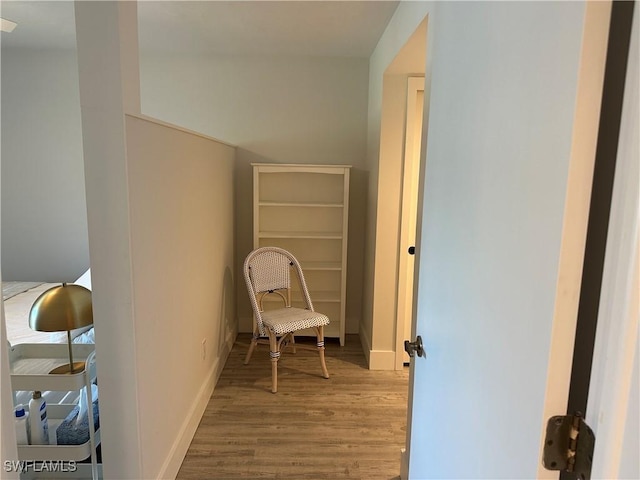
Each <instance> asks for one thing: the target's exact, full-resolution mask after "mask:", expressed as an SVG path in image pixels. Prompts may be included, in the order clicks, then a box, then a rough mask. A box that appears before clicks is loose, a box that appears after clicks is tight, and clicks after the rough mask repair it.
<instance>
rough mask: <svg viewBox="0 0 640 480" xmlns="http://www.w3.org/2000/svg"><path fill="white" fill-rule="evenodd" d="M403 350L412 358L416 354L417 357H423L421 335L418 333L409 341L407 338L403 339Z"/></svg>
mask: <svg viewBox="0 0 640 480" xmlns="http://www.w3.org/2000/svg"><path fill="white" fill-rule="evenodd" d="M404 351H405V352H407V354H409V356H410V357H411V358H413V357H414V356H415V355H416V354H418V356H419V357H424V355H425V354H424V348H423V347H422V337H421V336H420V335H418V336H417V337H416V341H415V342H410V341H409V340H405V341H404Z"/></svg>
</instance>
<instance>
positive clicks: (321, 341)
mask: <svg viewBox="0 0 640 480" xmlns="http://www.w3.org/2000/svg"><path fill="white" fill-rule="evenodd" d="M316 334H317V336H318V343H317V346H318V354H319V355H320V366H321V367H322V376H323V377H324V378H329V370H327V364H326V363H325V361H324V328H323V327H316Z"/></svg>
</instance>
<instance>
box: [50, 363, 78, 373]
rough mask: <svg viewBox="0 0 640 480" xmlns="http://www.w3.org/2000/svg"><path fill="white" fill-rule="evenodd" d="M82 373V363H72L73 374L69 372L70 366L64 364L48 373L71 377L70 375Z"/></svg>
mask: <svg viewBox="0 0 640 480" xmlns="http://www.w3.org/2000/svg"><path fill="white" fill-rule="evenodd" d="M82 371H84V362H74V363H73V372H71V368H70V365H69V364H68V363H65V364H64V365H60V366H59V367H56V368H54V369H53V370H51V371H50V372H49V373H50V374H53V375H71V373H73V374H76V373H80V372H82Z"/></svg>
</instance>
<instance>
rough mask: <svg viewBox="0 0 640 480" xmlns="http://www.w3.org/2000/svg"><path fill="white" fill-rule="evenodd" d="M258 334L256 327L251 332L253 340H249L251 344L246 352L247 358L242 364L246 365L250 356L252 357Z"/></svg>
mask: <svg viewBox="0 0 640 480" xmlns="http://www.w3.org/2000/svg"><path fill="white" fill-rule="evenodd" d="M258 338H259V332H258V327H256V329H255V330H254V331H253V338H252V339H251V343H250V344H249V351H248V352H247V356H246V357H244V364H245V365H246V364H248V363H249V360H251V355H253V351H254V350H255V348H256V345H258Z"/></svg>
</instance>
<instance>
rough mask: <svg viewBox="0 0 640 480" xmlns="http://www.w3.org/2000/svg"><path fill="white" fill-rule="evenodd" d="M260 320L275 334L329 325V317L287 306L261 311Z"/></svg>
mask: <svg viewBox="0 0 640 480" xmlns="http://www.w3.org/2000/svg"><path fill="white" fill-rule="evenodd" d="M262 322H263V323H264V325H265V327H267V328H268V329H269V330H271V331H272V332H273V333H275V334H276V335H284V334H285V333H289V332H295V331H296V330H302V329H305V328H311V327H319V326H324V325H329V317H327V316H326V315H324V314H322V313H318V312H313V311H311V310H305V309H303V308H296V307H289V308H278V309H277V310H267V311H264V312H262Z"/></svg>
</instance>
